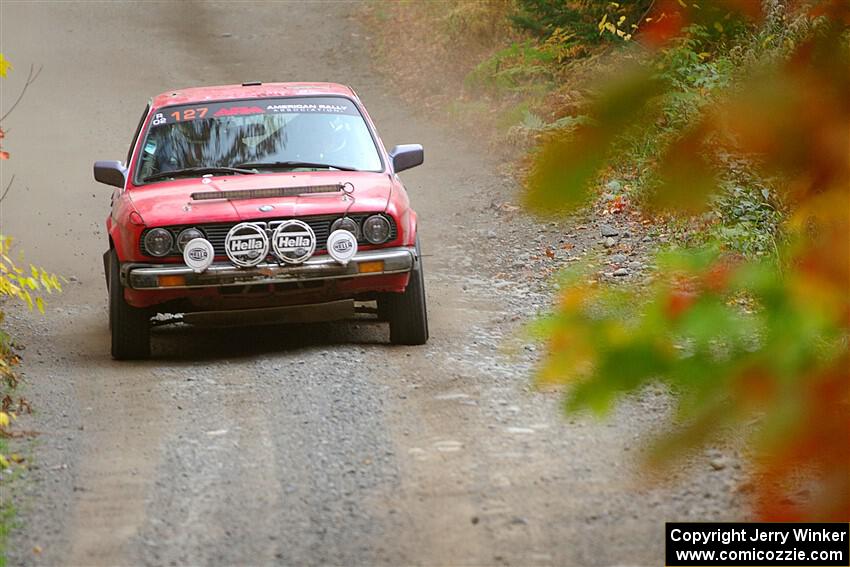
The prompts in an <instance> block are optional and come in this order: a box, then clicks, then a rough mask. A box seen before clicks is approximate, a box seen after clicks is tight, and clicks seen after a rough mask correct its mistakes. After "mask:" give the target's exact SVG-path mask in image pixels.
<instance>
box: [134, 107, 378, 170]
mask: <svg viewBox="0 0 850 567" xmlns="http://www.w3.org/2000/svg"><path fill="white" fill-rule="evenodd" d="M226 168H236V169H234V170H233V171H227V170H226ZM246 168H247V169H253V170H257V171H258V172H261V173H262V172H263V171H265V170H268V171H274V170H281V169H328V168H337V169H345V170H359V171H381V170H382V169H383V168H382V166H381V159H380V157H379V155H378V150H377V148H376V146H375V142H374V140H373V139H372V135H371V134H370V132H369V129H368V127H367V126H366V121H365V120H364V119H363V116H362V115H361V114H360V111H359V110H358V109H357V107H356V106H355V105H354V103H352V102H351V101H350V100H349V99H347V98H342V97H325V98H315V97H301V98H291V97H290V98H276V99H255V100H237V101H226V102H215V103H209V104H193V105H185V106H170V107H166V108H161V109H159V111H157V112H156V113H155V114H154V116H153V118H152V120H151V122H150V126H149V128H148V131H147V133H146V135H145V138H144V142H143V143H142V150H141V155H140V158H139V165H138V167H136V173H135V180H136V183H140V182H148V181H155V180H162V179H168V178H169V177H170V176H169V175H168V173H169V172H174V177H177V176H179V175H183V176H187V175H197V176H200V175H203V174H205V173H210V172H211V170H216V171H215V172H214V173H224V174H226V173H231V174H238V173H244V172H240V171H237V170H244V169H246Z"/></svg>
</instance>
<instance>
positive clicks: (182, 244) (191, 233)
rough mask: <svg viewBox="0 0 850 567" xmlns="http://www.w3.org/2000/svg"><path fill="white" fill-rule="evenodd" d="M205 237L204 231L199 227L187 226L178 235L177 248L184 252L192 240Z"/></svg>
mask: <svg viewBox="0 0 850 567" xmlns="http://www.w3.org/2000/svg"><path fill="white" fill-rule="evenodd" d="M196 238H204V233H203V232H201V231H200V230H198V229H197V228H185V229H183V230H182V231H181V232H180V234H178V235H177V249H178V250H179V251H180V252H181V253H182V252H183V249H184V248H186V245H187V244H189V241H190V240H194V239H196Z"/></svg>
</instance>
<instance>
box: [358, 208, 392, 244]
mask: <svg viewBox="0 0 850 567" xmlns="http://www.w3.org/2000/svg"><path fill="white" fill-rule="evenodd" d="M363 236H365V237H366V240H368V241H369V242H370V243H372V244H382V243H384V242H386V241H387V240H388V239H389V237H390V221H388V220H387V219H386V217H384V216H382V215H372V216H371V217H369V218H367V219H366V220H365V221H363Z"/></svg>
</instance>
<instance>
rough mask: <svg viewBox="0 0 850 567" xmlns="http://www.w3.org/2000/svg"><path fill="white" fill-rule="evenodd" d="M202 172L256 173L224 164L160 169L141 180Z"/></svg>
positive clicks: (153, 179)
mask: <svg viewBox="0 0 850 567" xmlns="http://www.w3.org/2000/svg"><path fill="white" fill-rule="evenodd" d="M199 173H200V174H204V173H244V174H246V175H250V174H254V173H257V172H256V171H254V170H253V169H242V168H240V167H225V166H200V167H185V168H183V169H175V170H172V171H160V172H159V173H154V174H152V175H148V176H147V177H145V178H144V179H143V180H142V181H156V180H157V179H166V178H168V177H183V176H186V175H197V174H199Z"/></svg>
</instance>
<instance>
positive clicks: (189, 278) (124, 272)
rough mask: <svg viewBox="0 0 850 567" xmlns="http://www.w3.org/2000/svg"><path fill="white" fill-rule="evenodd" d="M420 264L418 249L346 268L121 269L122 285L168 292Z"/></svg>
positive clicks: (323, 259) (362, 255)
mask: <svg viewBox="0 0 850 567" xmlns="http://www.w3.org/2000/svg"><path fill="white" fill-rule="evenodd" d="M418 261H419V258H417V256H416V249H415V248H414V247H397V248H383V249H378V250H367V251H362V252H358V253H357V254H355V255H354V257H353V258H352V259H351V261H349V263H348V264H347V265H345V266H343V265H342V264H340V263H338V262H337V261H336V260H334V259H333V258H331V257H330V256H327V255H322V256H314V257H313V258H310V259H309V260H307V261H306V262H304V263H303V264H296V265H287V264H277V263H263V264H259V265H257V266H254V267H253V268H238V267H236V266H234V265H233V264H230V263H225V262H216V263H213V264H212V265H211V266H210V267H209V268H207V269H206V270H205V271H203V272H200V273H196V272H194V271H193V270H192V268H189V267H188V266H186V265H183V264H158V265H153V264H137V263H126V264H123V265H122V266H121V283H122V285H124V287H127V288H130V289H135V290H155V289H163V290H165V289H190V288H208V287H222V286H238V285H241V286H245V285H263V284H275V283H286V282H299V281H314V280H334V279H341V278H358V277H367V276H380V275H389V274H402V273H406V272H409V271H410V270H412V269H413V267H414V266H415V265H416V262H418Z"/></svg>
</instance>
